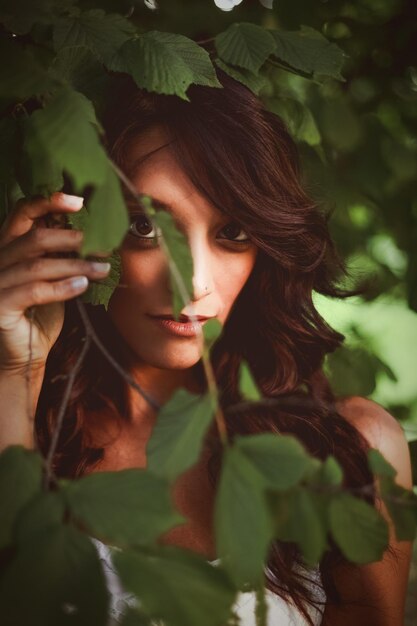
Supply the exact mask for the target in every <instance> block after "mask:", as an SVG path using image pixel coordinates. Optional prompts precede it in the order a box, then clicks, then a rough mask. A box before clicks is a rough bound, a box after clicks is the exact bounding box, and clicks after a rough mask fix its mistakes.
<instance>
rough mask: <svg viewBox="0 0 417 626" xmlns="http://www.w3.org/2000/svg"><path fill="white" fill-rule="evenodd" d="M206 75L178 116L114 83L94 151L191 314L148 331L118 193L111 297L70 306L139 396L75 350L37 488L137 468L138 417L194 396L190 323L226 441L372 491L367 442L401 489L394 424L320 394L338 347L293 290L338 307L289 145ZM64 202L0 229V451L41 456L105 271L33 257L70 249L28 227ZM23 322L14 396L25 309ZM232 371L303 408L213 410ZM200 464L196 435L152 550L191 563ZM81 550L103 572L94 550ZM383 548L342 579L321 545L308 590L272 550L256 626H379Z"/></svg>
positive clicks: (395, 600) (169, 105) (153, 320)
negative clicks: (163, 221)
mask: <svg viewBox="0 0 417 626" xmlns="http://www.w3.org/2000/svg"><path fill="white" fill-rule="evenodd" d="M218 75H219V79H220V80H221V82H222V85H223V89H213V88H206V87H201V86H192V87H191V88H190V89H189V91H188V95H189V98H190V101H189V102H186V101H182V100H180V99H179V98H176V97H174V96H161V95H156V94H149V93H147V92H144V91H140V90H138V89H137V88H136V87H135V86H134V85H133V84H132V83H131V82H130V80H127V79H120V84H117V85H116V87H115V93H116V94H117V101H116V102H115V103H114V105H112V106H110V107H109V110H108V113H107V115H106V117H105V120H104V127H105V129H106V137H107V142H108V150H109V153H110V155H111V157H112V158H113V159H114V160H115V162H116V163H117V164H118V165H119V167H120V168H121V169H122V170H123V171H124V173H125V174H126V175H127V176H128V177H129V179H130V180H131V181H132V182H133V184H134V186H135V188H136V190H137V191H138V192H141V193H145V194H148V195H150V196H151V197H152V198H153V201H154V205H155V206H156V207H157V208H163V209H164V210H167V211H169V212H171V213H172V215H173V217H174V219H175V222H176V224H177V225H178V227H179V228H180V229H181V230H182V232H183V233H184V234H185V235H186V237H187V239H188V243H189V246H190V249H191V253H192V256H193V261H194V275H193V293H192V302H191V303H189V305H187V306H185V307H184V308H183V310H182V321H183V323H182V324H178V323H174V322H169V321H167V320H169V318H171V317H172V294H171V291H170V283H169V272H168V265H167V261H166V259H165V257H164V254H163V251H162V249H161V247H160V246H159V245H158V236H159V233H158V232H157V230H156V229H155V228H154V226H153V224H152V223H151V222H150V221H149V220H148V219H147V218H146V216H145V214H144V212H143V211H142V210H141V207H140V206H139V205H138V203H137V201H135V200H134V198H132V197H131V196H130V195H129V192H128V190H126V198H127V203H128V207H129V211H130V227H129V231H128V233H127V234H126V237H125V239H124V241H123V243H122V245H121V246H120V249H119V252H120V255H121V262H122V273H121V281H120V286H119V287H118V288H117V289H116V290H115V291H114V293H113V295H112V297H111V300H110V303H109V307H108V310H107V311H106V310H104V308H103V307H92V306H90V307H87V310H88V313H89V316H90V318H91V320H92V323H93V325H94V328H95V330H96V332H97V333H98V335H99V336H100V337H101V339H102V341H103V343H104V344H105V345H106V347H107V348H108V350H109V351H110V352H111V353H112V355H113V357H114V358H115V359H116V360H117V361H118V362H119V363H121V364H122V365H123V367H124V368H125V370H126V371H127V372H128V373H129V374H130V375H131V376H132V377H133V378H134V380H135V381H136V382H137V383H138V384H139V385H140V386H141V388H142V389H143V390H144V391H145V394H143V395H142V394H141V393H138V391H137V390H136V389H134V388H133V387H131V386H129V385H128V384H127V383H126V381H125V380H124V379H123V378H122V377H120V376H118V375H117V374H116V373H115V371H114V369H113V368H112V367H111V365H109V363H108V362H107V361H106V360H105V359H104V358H103V356H102V354H101V353H100V352H99V351H98V349H97V348H96V347H95V346H93V347H92V348H91V349H90V351H89V352H88V354H87V357H86V358H85V360H84V362H83V364H82V367H81V370H80V372H79V374H78V375H77V378H76V380H75V384H74V387H73V390H72V396H71V399H70V403H69V407H68V411H67V414H66V416H65V421H64V427H63V429H62V432H61V434H60V438H59V445H58V449H57V453H56V456H55V459H54V469H55V472H56V473H57V474H58V475H60V476H67V477H77V476H81V475H83V474H86V473H88V472H94V471H104V470H119V469H124V468H129V467H145V466H146V443H147V441H148V439H149V437H150V434H151V432H152V428H153V426H154V424H155V421H156V419H157V414H158V406H162V405H163V404H164V403H166V402H167V401H168V400H169V398H170V397H171V396H172V394H173V393H174V392H175V391H176V390H177V389H179V388H180V387H184V388H186V389H188V390H189V391H192V392H195V393H199V392H202V391H204V389H205V386H206V383H205V378H204V372H203V369H202V365H201V360H200V354H199V349H198V341H197V336H196V334H195V331H194V333H193V331H192V325H190V324H189V323H188V322H187V316H188V315H189V314H190V313H191V310H192V307H193V309H194V312H195V314H196V315H197V316H198V317H200V318H201V324H204V320H205V319H207V318H217V319H218V320H219V321H220V322H221V323H222V324H223V325H224V327H223V332H222V335H221V337H220V338H219V339H218V341H217V342H216V344H215V346H214V348H213V349H212V353H211V359H212V364H213V368H214V372H215V376H216V382H217V385H218V387H219V389H220V392H221V403H222V406H223V409H224V413H225V415H226V419H227V428H228V432H229V435H230V437H233V435H234V434H237V433H239V434H245V433H247V434H249V433H256V432H262V431H273V432H277V433H278V432H281V433H282V432H287V433H293V434H295V435H296V436H297V437H299V439H300V440H302V442H303V443H304V445H305V446H306V447H307V448H308V449H309V450H310V451H311V453H313V454H314V455H316V456H317V457H319V458H322V459H323V458H325V457H326V456H327V455H328V454H329V453H332V454H334V455H335V456H336V457H337V459H338V460H339V462H340V463H341V465H342V467H343V468H344V471H345V484H346V487H360V486H363V485H365V484H369V483H370V482H372V476H371V475H370V473H369V470H368V468H367V463H366V451H367V449H368V448H369V446H371V447H374V448H377V449H379V450H380V451H381V452H382V454H383V455H384V456H385V457H386V458H387V460H388V461H389V462H390V463H391V464H392V465H393V466H394V467H395V468H396V469H397V471H398V482H399V483H400V484H401V485H403V486H405V487H410V486H411V471H410V461H409V456H408V448H407V444H406V441H405V438H404V436H403V434H402V430H401V428H400V427H399V426H398V423H397V421H396V420H395V419H394V418H393V417H392V416H391V415H389V414H388V413H387V412H386V411H385V410H384V409H383V408H382V407H380V406H379V405H377V404H375V403H374V402H372V401H370V400H366V399H364V398H359V397H350V398H339V399H336V398H334V396H333V394H332V392H331V389H330V387H329V385H328V383H327V381H326V378H325V376H324V374H323V371H322V365H323V360H324V357H325V355H326V354H327V353H328V352H331V351H333V350H334V349H335V348H336V347H337V346H338V345H340V343H341V342H342V340H343V337H342V336H341V335H340V334H339V333H337V332H335V331H334V330H333V329H331V328H330V327H329V326H328V325H327V324H326V322H325V321H324V320H323V319H322V318H321V317H320V315H319V314H318V312H317V311H316V310H315V308H314V305H313V301H312V293H313V291H317V292H319V293H322V294H326V295H330V296H343V295H344V294H343V292H342V291H341V290H339V289H338V287H337V285H336V280H337V277H338V275H339V274H340V272H341V271H343V268H342V265H341V263H340V261H339V260H338V257H337V255H336V253H335V251H334V247H333V244H332V241H331V239H330V236H329V233H328V229H327V221H326V218H325V216H324V215H323V214H322V213H321V212H320V210H319V209H318V207H317V206H316V205H315V204H314V202H312V200H311V199H310V198H309V197H308V196H307V194H306V192H305V191H304V189H303V187H302V185H301V182H300V174H299V170H298V165H297V152H296V148H295V146H294V143H293V141H292V140H291V138H290V137H289V135H288V133H287V131H286V129H285V127H284V125H283V124H282V122H281V121H280V119H279V118H278V117H276V116H275V115H274V114H272V113H270V112H268V111H266V110H265V109H264V107H263V106H262V103H261V101H260V100H259V99H258V98H257V97H256V96H254V95H253V94H252V93H251V92H250V91H249V90H248V89H247V88H246V87H244V86H243V85H241V84H240V83H238V82H236V81H234V80H232V79H231V78H229V77H227V76H226V75H225V74H223V73H222V72H220V71H219V72H218ZM82 203H83V199H82V198H78V197H74V196H68V195H65V194H61V193H57V194H54V195H53V196H52V197H51V199H50V200H46V199H37V200H30V201H22V202H19V203H18V205H17V206H16V207H15V209H14V210H13V211H12V212H11V213H10V214H9V215H8V217H7V219H6V221H5V223H4V224H3V226H2V229H1V231H0V289H1V298H0V393H1V398H2V412H1V418H0V419H1V440H2V448H4V447H5V446H7V445H11V444H16V443H19V444H23V445H26V446H28V447H33V446H34V445H35V441H36V443H37V445H38V446H40V447H41V449H42V450H43V451H44V452H45V453H46V452H47V450H48V445H49V443H50V438H51V434H52V432H53V429H54V424H55V420H56V416H57V411H58V407H59V399H60V397H61V396H62V390H63V388H64V385H65V380H64V379H63V377H62V375H63V374H66V373H68V372H70V371H71V369H72V368H73V367H74V364H75V361H76V359H77V357H78V354H79V351H80V347H81V345H82V338H83V336H84V334H85V330H84V326H83V323H82V321H81V319H80V317H79V313H78V309H77V307H76V306H75V301H74V298H75V297H76V296H78V295H79V294H81V293H82V292H83V291H85V289H86V288H87V284H88V281H91V280H100V279H101V278H103V277H104V276H106V274H107V272H108V269H106V268H105V267H104V266H100V265H99V266H97V264H94V263H90V262H88V261H86V260H81V259H78V258H71V259H70V258H53V259H51V258H49V256H50V255H48V253H57V252H68V251H78V250H79V249H80V245H81V241H82V233H81V232H80V231H77V230H74V229H64V228H57V229H48V228H45V222H44V218H45V217H46V215H47V214H49V213H55V214H61V215H62V214H69V213H73V212H76V211H77V210H79V209H80V208H81V206H82ZM64 302H65V305H64ZM33 306H34V307H35V309H34V311H35V313H34V324H33V329H32V357H31V370H30V371H31V381H30V382H31V385H30V389H31V397H30V398H27V397H26V396H25V389H26V380H25V376H26V372H27V364H28V360H29V353H28V344H29V328H30V324H29V321H28V316H27V314H25V311H26V310H27V309H28V308H29V307H33ZM64 309H65V317H64ZM242 359H245V360H246V361H247V362H248V363H249V366H250V368H251V371H252V373H253V375H254V377H255V379H256V381H257V384H258V386H259V388H260V389H261V390H262V393H263V395H264V396H265V397H268V398H281V397H285V396H287V394H294V395H295V397H297V392H298V390H299V389H300V386H301V385H303V386H304V388H307V389H308V393H309V396H310V402H309V404H308V406H305V404H304V405H303V403H298V404H296V403H293V404H292V405H289V407H288V408H287V409H285V410H284V408H282V407H281V408H278V407H273V406H263V407H261V406H260V407H257V408H253V407H252V408H251V409H247V410H246V411H240V412H239V413H233V411H232V406H233V405H234V404H235V403H236V402H238V401H239V399H240V395H239V391H238V371H239V364H240V362H241V360H242ZM28 406H29V408H30V409H31V414H33V415H34V414H35V413H36V419H35V421H34V422H33V421H31V420H29V419H28ZM228 409H229V411H228ZM29 413H30V411H29ZM220 453H221V446H220V445H219V441H218V438H217V437H216V429H215V427H213V428H212V429H211V430H210V433H209V436H207V442H206V445H205V447H204V450H203V453H202V455H201V458H200V460H199V462H198V463H197V464H196V465H195V466H194V467H193V468H191V469H190V470H189V471H187V472H186V473H185V474H183V475H182V476H181V477H180V478H179V479H178V481H177V483H176V484H175V490H174V497H175V502H176V505H177V507H178V509H179V510H180V511H181V512H182V513H183V514H184V515H185V516H186V517H187V519H188V522H187V524H186V525H183V526H181V527H177V528H174V529H173V530H172V531H170V532H169V533H167V534H166V535H165V536H164V537H163V538H161V541H163V542H166V543H174V544H176V545H179V546H182V547H184V548H189V549H191V550H194V551H197V552H200V553H201V554H203V555H205V556H206V558H207V559H208V560H211V561H214V560H215V557H216V554H215V546H214V537H213V526H212V512H213V502H214V496H215V488H216V480H217V476H218V468H219V457H220ZM383 510H384V509H383ZM384 513H385V515H386V512H385V510H384ZM96 545H97V547H98V549H99V550H100V554H101V555H102V558H103V559H104V560H106V561H107V568H109V567H111V563H110V556H109V552H108V551H106V547H105V546H104V545H103V544H100V542H98V541H97V542H96ZM390 548H391V549H390V550H388V551H387V552H386V556H385V558H384V559H383V560H382V561H380V562H377V563H373V564H370V565H367V566H362V567H356V566H353V565H350V564H348V563H346V562H344V561H343V559H342V558H341V555H340V554H339V553H337V550H336V549H333V550H332V552H330V553H329V554H328V555H327V556H326V557H325V558H324V559H323V562H322V563H321V564H320V571H319V572H317V576H315V575H314V573H313V575H311V573H309V572H308V570H306V569H304V568H303V566H302V561H301V559H300V556H299V554H298V552H297V550H296V549H295V548H294V546H292V545H290V544H279V543H278V542H276V543H275V544H274V545H273V547H272V549H271V552H270V555H269V560H268V568H267V570H266V576H267V584H268V589H269V596H268V598H269V600H268V601H269V602H270V606H271V611H270V617H269V619H270V624H282V625H285V624H290V623H297V624H306V623H307V624H319V623H323V624H330V625H331V626H344V625H345V624H346V625H348V624H349V626H350V625H351V624H352V623H357V624H363V625H365V624H366V625H367V626H371V625H375V626H377V625H378V626H397V625H398V626H399V625H400V624H402V622H403V607H404V598H405V592H406V583H407V577H408V568H409V558H410V544H409V543H407V542H401V543H397V542H396V540H395V538H394V534H393V532H392V529H391V543H390ZM107 571H108V570H107ZM109 576H110V574H109ZM318 583H320V584H318ZM109 586H110V588H111V589H113V593H114V596H115V602H116V601H117V600H118V599H119V598H118V595H120V594H122V592H121V590H120V589H119V590H118V587H117V580H115V578H114V576H113V579H112V580H110V578H109ZM121 597H122V598H123V597H124V596H123V595H122V596H121ZM252 600H253V598H252ZM323 601H324V602H323ZM245 603H246V605H245ZM244 605H245V606H244ZM245 607H246V608H245ZM249 608H251V609H252V608H253V602H252V603H251V598H250V597H249V598H245V599H244V602H243V601H241V602H240V604H239V608H238V613H240V615H241V616H242V619H243V622H242V623H243V624H244V625H245V626H247V625H249V624H251V623H253V619H254V618H253V616H252V617H251V616H250V615H249V613H250V611H249ZM245 611H246V614H245ZM250 620H252V621H250ZM291 620H292V621H291Z"/></svg>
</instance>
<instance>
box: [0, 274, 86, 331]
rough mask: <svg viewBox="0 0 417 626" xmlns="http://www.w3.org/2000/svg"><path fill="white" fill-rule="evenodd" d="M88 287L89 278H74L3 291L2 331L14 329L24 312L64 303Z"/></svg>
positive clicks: (0, 301) (38, 282)
mask: <svg viewBox="0 0 417 626" xmlns="http://www.w3.org/2000/svg"><path fill="white" fill-rule="evenodd" d="M87 287H88V278H87V276H73V277H72V278H67V279H65V280H60V281H57V282H54V283H50V282H47V281H35V282H33V283H30V284H26V285H20V286H19V287H11V288H9V289H2V290H1V297H0V330H8V329H9V328H12V327H13V326H14V325H15V324H16V322H17V321H18V320H19V319H20V318H21V316H22V314H23V313H24V311H25V310H26V309H27V308H29V307H31V306H36V305H41V304H50V303H52V302H63V301H64V300H68V299H70V298H75V296H77V295H79V294H81V293H82V292H83V291H85V290H86V289H87Z"/></svg>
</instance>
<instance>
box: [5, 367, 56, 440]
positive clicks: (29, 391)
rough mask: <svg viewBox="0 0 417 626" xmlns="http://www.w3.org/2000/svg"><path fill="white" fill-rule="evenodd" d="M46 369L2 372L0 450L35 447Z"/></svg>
mask: <svg viewBox="0 0 417 626" xmlns="http://www.w3.org/2000/svg"><path fill="white" fill-rule="evenodd" d="M44 374H45V370H44V369H43V368H37V369H36V370H33V371H30V372H23V371H12V370H3V371H1V370H0V398H1V405H0V451H1V450H4V448H6V447H8V446H11V445H22V446H25V447H26V448H30V449H32V448H34V418H35V413H36V407H37V404H38V399H39V394H40V391H41V388H42V383H43V379H44Z"/></svg>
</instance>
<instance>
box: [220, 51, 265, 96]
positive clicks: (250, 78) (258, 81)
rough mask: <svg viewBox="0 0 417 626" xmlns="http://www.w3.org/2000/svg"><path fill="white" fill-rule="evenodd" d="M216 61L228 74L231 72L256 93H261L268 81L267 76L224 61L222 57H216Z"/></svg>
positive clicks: (230, 74) (233, 76) (232, 75)
mask: <svg viewBox="0 0 417 626" xmlns="http://www.w3.org/2000/svg"><path fill="white" fill-rule="evenodd" d="M215 63H216V65H217V66H218V67H219V68H220V69H221V70H223V71H224V72H226V74H229V76H231V77H232V78H234V79H235V80H238V81H239V82H240V83H242V84H243V85H245V87H247V88H248V89H250V90H251V91H252V92H253V93H254V94H256V95H259V92H260V91H261V90H262V88H263V87H264V86H265V85H266V83H267V81H266V78H265V76H261V75H260V74H255V73H254V72H251V71H249V70H246V69H244V68H242V67H234V66H233V65H230V64H228V63H224V61H222V60H221V59H216V60H215Z"/></svg>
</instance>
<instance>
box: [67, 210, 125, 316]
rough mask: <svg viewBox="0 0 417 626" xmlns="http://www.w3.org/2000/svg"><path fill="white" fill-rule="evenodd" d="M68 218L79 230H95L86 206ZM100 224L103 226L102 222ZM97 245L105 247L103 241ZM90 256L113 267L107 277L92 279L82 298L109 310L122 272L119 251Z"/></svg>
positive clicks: (91, 258)
mask: <svg viewBox="0 0 417 626" xmlns="http://www.w3.org/2000/svg"><path fill="white" fill-rule="evenodd" d="M110 200H111V199H110ZM110 210H114V205H113V204H112V203H110ZM67 220H68V223H69V224H71V226H72V227H73V228H75V229H77V230H82V231H87V232H89V231H92V232H93V231H94V226H90V220H91V216H90V215H89V213H88V211H87V209H86V208H85V207H82V209H81V210H80V211H77V212H76V213H71V214H69V215H67ZM97 221H98V220H97ZM99 224H100V226H102V225H101V223H100V222H99ZM100 226H99V227H98V228H99V232H100ZM96 235H97V233H95V235H94V236H96ZM93 243H94V242H93ZM84 245H85V243H84ZM97 247H98V248H102V247H103V246H102V242H101V241H98V242H97ZM88 258H89V259H90V260H93V261H106V262H108V263H110V266H111V268H110V272H109V273H108V275H107V276H106V277H105V278H102V279H100V281H97V282H92V281H90V282H89V286H88V289H87V291H85V292H84V293H83V294H81V299H82V301H83V302H86V303H88V304H94V305H99V304H102V305H104V308H105V309H106V310H107V307H108V304H109V300H110V298H111V296H112V294H113V292H114V290H115V288H116V287H117V285H118V284H119V281H120V272H121V258H120V254H119V253H118V252H117V251H113V253H112V254H111V255H110V256H107V257H105V258H103V257H100V256H94V255H88Z"/></svg>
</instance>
